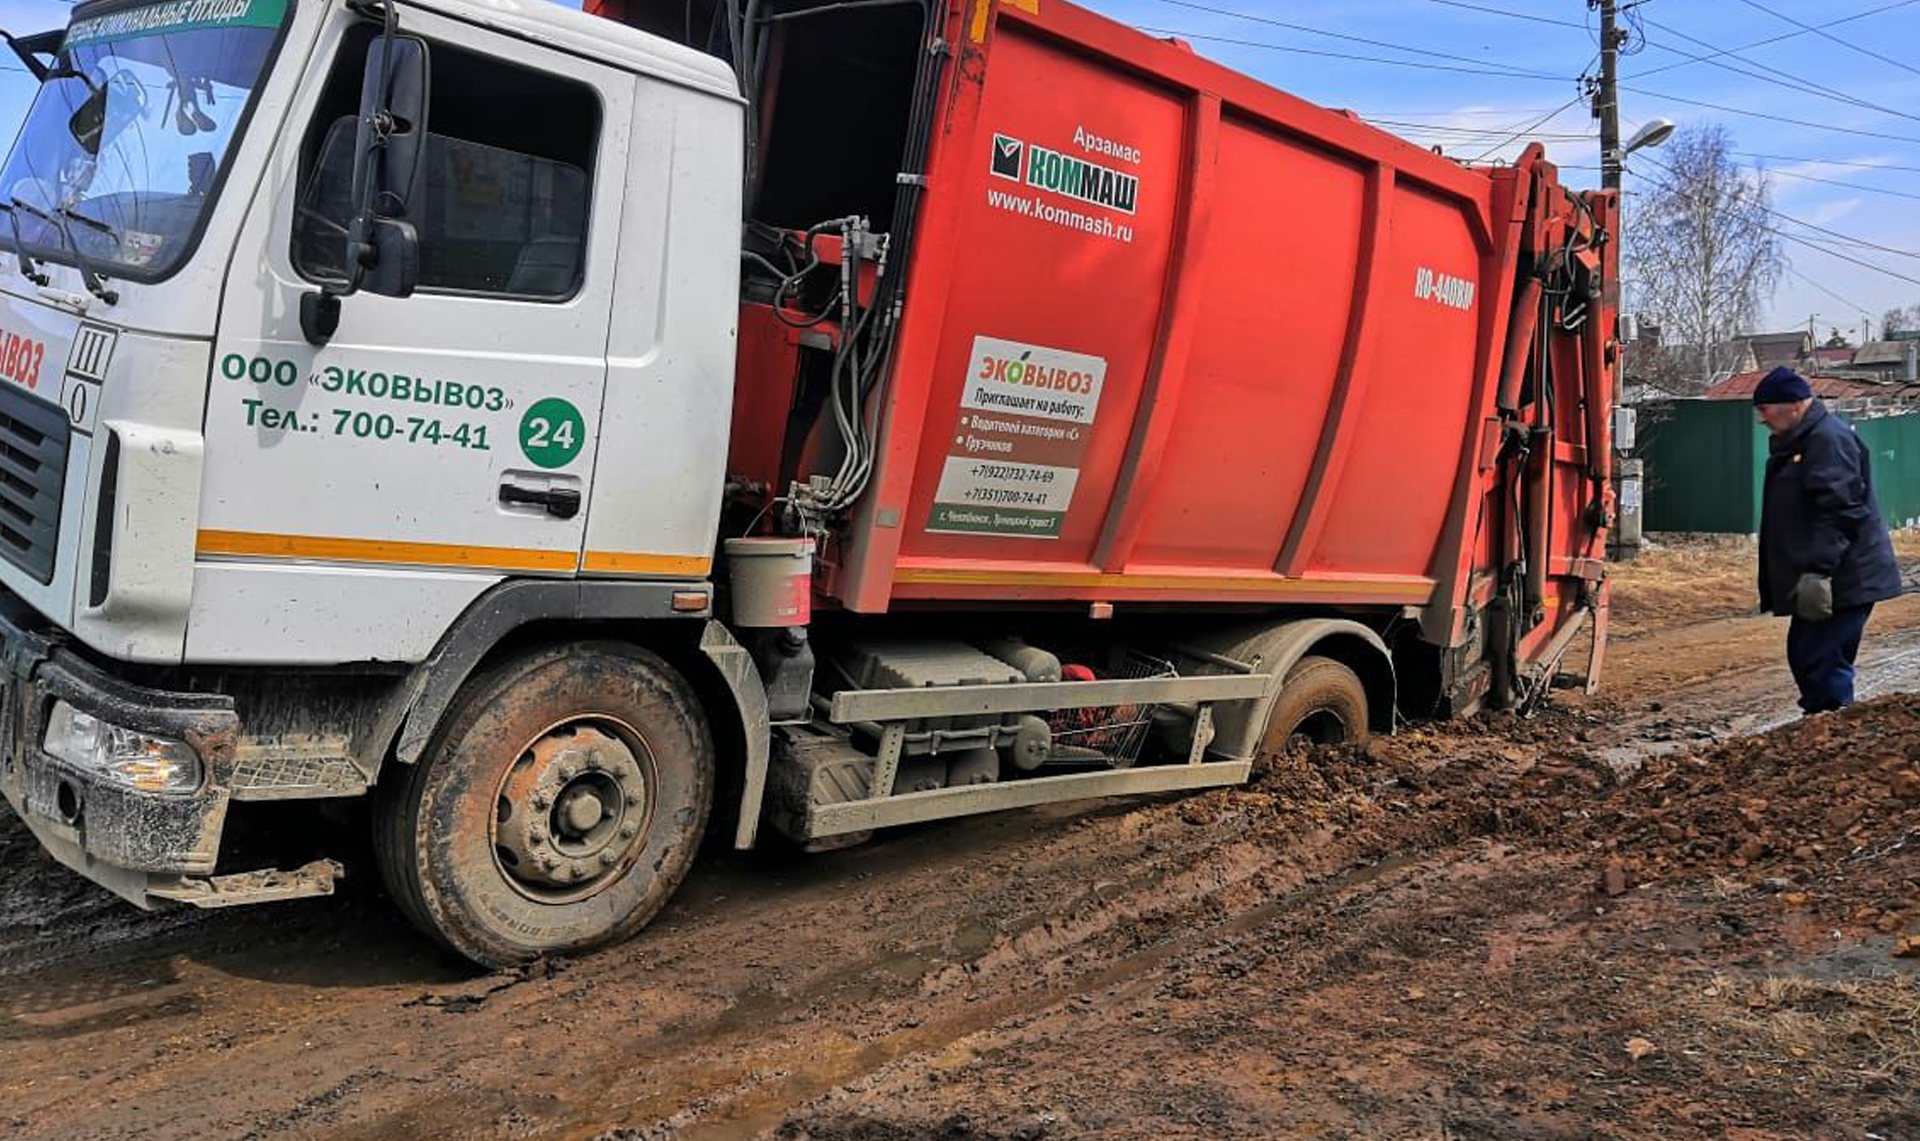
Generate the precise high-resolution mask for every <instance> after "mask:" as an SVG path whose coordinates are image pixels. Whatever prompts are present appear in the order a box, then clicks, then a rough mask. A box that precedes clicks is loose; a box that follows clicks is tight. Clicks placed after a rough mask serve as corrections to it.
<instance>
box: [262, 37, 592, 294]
mask: <svg viewBox="0 0 1920 1141" xmlns="http://www.w3.org/2000/svg"><path fill="white" fill-rule="evenodd" d="M372 38H373V32H372V29H371V27H366V28H355V29H354V30H353V31H352V32H351V33H349V34H348V35H347V36H346V37H344V38H343V40H342V44H341V48H340V54H339V56H338V58H337V60H336V62H335V63H334V67H333V71H332V73H331V74H330V75H329V76H328V77H327V85H326V88H325V90H324V91H323V92H322V94H321V98H320V105H319V107H318V108H317V110H316V111H315V114H314V118H313V122H312V123H311V124H309V126H308V128H307V133H306V137H305V139H304V140H303V141H302V144H301V151H300V178H299V183H298V185H299V187H300V190H299V196H300V197H299V201H298V203H297V207H298V208H297V210H296V214H295V219H294V226H293V241H292V255H293V265H294V268H295V269H296V270H298V271H299V272H300V274H301V275H302V276H304V277H306V278H308V279H310V280H314V281H338V280H341V279H343V278H344V277H345V272H344V268H343V266H342V265H341V262H342V260H343V255H344V253H345V248H344V241H343V235H344V233H345V228H346V225H347V221H348V204H349V201H350V197H349V187H348V185H347V184H348V182H350V181H351V180H350V179H349V178H347V177H341V176H338V174H337V172H340V171H342V170H350V169H351V167H352V151H353V141H354V115H355V113H356V111H357V110H358V106H359V100H360V82H361V74H362V72H363V71H364V63H365V59H366V45H367V43H368V41H370V40H371V39H372ZM431 48H432V62H431V65H430V69H429V70H430V82H431V84H432V87H431V90H430V91H429V93H428V98H429V100H430V102H429V110H428V122H429V127H430V131H429V134H428V136H427V152H426V169H425V174H424V177H423V185H422V188H421V191H420V195H419V197H420V201H418V202H416V203H415V204H414V208H413V210H412V212H411V213H410V215H409V218H410V220H411V221H412V222H413V224H414V225H415V227H417V228H418V230H419V232H420V288H421V289H422V290H437V291H443V292H450V293H469V294H483V295H488V296H500V297H517V298H525V299H531V300H541V301H560V300H565V299H567V298H569V297H571V296H573V294H574V293H575V292H576V291H577V290H578V289H579V285H580V281H581V277H582V274H583V271H584V269H585V252H586V238H587V205H588V202H589V195H590V192H591V189H592V181H593V179H592V175H593V167H594V154H595V150H596V147H597V145H598V141H599V135H600V103H599V100H598V99H597V98H595V96H594V93H593V90H592V88H590V87H588V86H586V85H585V84H581V83H576V82H573V81H571V80H566V79H561V78H558V77H556V76H553V75H549V74H546V73H543V72H537V71H533V70H530V69H528V68H524V67H519V66H516V65H514V64H510V63H506V62H504V61H502V60H499V59H495V58H492V57H489V56H484V55H480V54H477V53H475V52H470V51H466V50H463V49H461V48H456V47H451V46H449V45H447V44H442V43H434V44H432V45H431ZM316 171H319V172H321V176H320V177H318V178H316V177H315V172H316Z"/></svg>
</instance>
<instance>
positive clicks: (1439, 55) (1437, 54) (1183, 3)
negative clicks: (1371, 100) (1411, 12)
mask: <svg viewBox="0 0 1920 1141" xmlns="http://www.w3.org/2000/svg"><path fill="white" fill-rule="evenodd" d="M1158 2H1159V3H1161V4H1171V5H1172V6H1174V7H1176V8H1190V9H1192V10H1194V11H1196V12H1208V13H1211V14H1213V15H1215V16H1231V17H1233V18H1234V19H1236V20H1247V21H1250V22H1252V23H1255V24H1267V25H1269V26H1271V27H1275V28H1285V29H1287V30H1288V31H1290V32H1305V33H1307V34H1308V35H1313V36H1325V37H1327V38H1328V39H1334V40H1346V41H1347V42H1349V43H1356V44H1365V45H1367V46H1368V47H1375V48H1387V49H1388V50H1390V51H1400V52H1408V53H1411V54H1413V55H1423V56H1428V57H1431V58H1433V59H1450V60H1453V61H1454V62H1456V63H1472V64H1479V65H1482V66H1489V65H1490V66H1495V67H1507V66H1509V65H1505V64H1500V63H1497V62H1495V61H1492V60H1488V59H1485V58H1482V57H1480V56H1470V55H1454V54H1453V53H1451V52H1441V51H1432V50H1430V49H1428V48H1416V47H1409V46H1407V45H1406V44H1396V43H1392V42H1390V41H1388V40H1376V39H1369V38H1368V37H1366V36H1351V35H1348V34H1347V33H1345V32H1330V31H1327V30H1326V29H1325V28H1313V27H1309V26H1307V25H1306V24H1293V23H1288V22H1287V21H1285V20H1276V19H1273V18H1272V17H1270V16H1256V15H1253V14H1252V13H1250V12H1236V11H1234V10H1233V9H1231V8H1216V7H1214V6H1213V5H1211V4H1198V3H1195V2H1194V0H1158ZM1510 70H1514V71H1520V70H1522V69H1520V68H1510Z"/></svg>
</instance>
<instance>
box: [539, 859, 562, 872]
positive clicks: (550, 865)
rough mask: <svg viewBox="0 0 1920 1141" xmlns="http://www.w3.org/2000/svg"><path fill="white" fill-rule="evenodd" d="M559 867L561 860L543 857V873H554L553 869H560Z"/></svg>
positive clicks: (541, 862) (541, 865)
mask: <svg viewBox="0 0 1920 1141" xmlns="http://www.w3.org/2000/svg"><path fill="white" fill-rule="evenodd" d="M559 866H560V861H559V860H556V859H554V858H553V857H552V856H542V857H540V867H541V869H542V870H543V871H549V872H550V871H552V870H553V869H555V868H557V867H559Z"/></svg>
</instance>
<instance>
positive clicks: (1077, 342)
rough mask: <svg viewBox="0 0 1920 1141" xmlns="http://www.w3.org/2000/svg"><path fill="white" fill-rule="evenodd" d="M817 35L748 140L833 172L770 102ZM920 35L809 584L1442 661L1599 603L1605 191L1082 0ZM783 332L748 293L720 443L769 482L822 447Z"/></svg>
mask: <svg viewBox="0 0 1920 1141" xmlns="http://www.w3.org/2000/svg"><path fill="white" fill-rule="evenodd" d="M631 2H633V0H630V3H631ZM593 7H594V5H593V4H591V3H590V4H589V8H590V10H592V9H593ZM672 7H673V8H674V11H675V13H676V14H677V13H678V12H679V10H680V8H679V5H677V4H676V5H672ZM599 9H600V10H601V11H602V12H603V14H606V15H609V16H613V17H615V18H627V19H629V20H631V21H633V22H641V21H640V20H639V16H640V15H641V13H640V11H639V10H638V8H637V7H636V8H635V9H633V10H631V11H630V10H626V9H623V8H621V7H620V5H619V4H618V3H617V2H616V0H600V2H599ZM675 18H676V19H678V16H677V15H676V16H675ZM803 22H804V21H793V22H791V23H783V24H777V25H773V29H774V30H773V31H772V32H771V33H770V35H771V37H772V48H771V50H770V54H769V58H770V60H771V61H772V62H771V63H770V64H769V65H768V70H769V72H770V73H773V74H772V75H771V76H770V77H769V78H768V79H766V80H765V88H764V91H763V100H764V102H765V104H767V106H764V107H763V108H762V110H761V120H762V126H763V129H762V131H761V137H760V142H759V145H760V148H761V151H762V153H763V154H765V155H766V156H767V161H768V162H769V163H773V162H776V161H778V159H779V156H780V154H781V152H782V151H783V150H784V151H785V152H786V153H787V154H788V155H789V156H790V155H791V154H792V152H793V151H794V150H795V149H796V148H807V149H810V150H811V151H812V152H813V158H812V161H814V162H816V163H818V164H821V169H822V171H823V172H828V171H830V168H831V165H832V164H833V163H834V162H835V161H836V156H835V153H834V150H833V146H832V140H833V138H834V134H833V131H832V130H831V129H830V124H824V123H823V124H821V129H820V131H819V132H818V134H817V135H814V136H813V137H794V132H793V131H792V130H791V128H788V129H787V130H786V132H785V133H782V128H781V124H782V122H783V120H782V118H781V116H780V114H779V111H778V101H779V100H781V99H788V100H792V99H796V98H799V96H798V95H796V94H794V93H793V91H792V86H793V84H794V83H795V82H799V81H798V80H793V79H792V78H791V77H788V82H787V83H785V85H784V86H783V84H782V82H781V76H780V74H779V65H780V63H781V61H782V58H783V56H782V47H783V43H784V41H783V39H782V37H783V35H785V34H786V29H788V28H790V27H797V26H799V24H801V23H803ZM934 23H935V31H936V32H937V34H938V36H939V37H940V38H942V39H944V40H945V41H946V43H947V45H949V48H950V50H951V52H952V53H953V58H952V63H951V66H948V67H947V68H945V70H944V72H943V73H942V76H941V81H940V83H939V85H938V89H937V104H936V107H935V112H934V117H933V124H934V126H933V129H932V132H931V138H930V140H928V151H927V155H926V160H925V167H924V179H925V192H924V201H923V203H922V204H921V207H920V210H919V213H918V218H917V230H916V234H915V236H914V246H913V257H912V260H911V263H910V264H909V265H908V266H907V267H906V270H905V272H906V275H907V276H906V284H905V289H904V309H903V311H902V317H901V323H900V326H899V332H898V334H897V337H896V340H895V343H894V345H893V353H892V357H891V361H890V364H889V367H888V369H887V371H886V373H885V376H884V380H883V382H882V388H883V393H884V396H883V403H882V406H881V407H880V408H879V409H878V411H877V416H878V420H877V423H878V447H877V462H876V464H875V469H874V475H873V479H872V484H871V487H870V489H869V490H868V491H867V493H866V495H865V497H864V500H863V501H862V503H861V504H860V506H859V508H858V510H857V513H855V514H854V515H853V516H852V517H851V518H850V519H849V520H848V522H847V524H846V525H845V526H844V528H843V529H842V530H841V531H840V532H839V533H838V534H837V536H836V538H835V540H834V541H832V542H830V543H829V544H828V545H827V546H826V548H825V549H824V551H823V559H822V562H821V569H820V572H819V576H818V579H817V584H818V589H819V592H820V595H821V600H822V602H823V604H825V605H827V606H829V607H834V606H837V607H840V608H844V609H845V610H848V611H852V612H856V613H883V612H888V611H890V610H895V609H898V608H900V607H901V606H902V605H903V604H913V605H915V606H926V605H929V604H933V605H945V606H954V607H986V606H995V605H1001V604H1008V605H1011V604H1017V603H1018V604H1025V603H1034V602H1053V603H1070V604H1075V605H1085V604H1088V603H1115V604H1154V605H1159V606H1168V605H1172V606H1192V605H1203V606H1204V605H1224V604H1234V605H1245V604H1258V605H1268V606H1278V607H1292V606H1308V605H1311V606H1321V607H1341V608H1353V607H1369V608H1373V607H1389V608H1404V609H1405V612H1406V613H1408V614H1413V613H1414V612H1416V611H1417V613H1418V615H1419V617H1420V620H1421V633H1422V636H1423V638H1424V640H1425V641H1427V642H1428V643H1429V644H1431V645H1434V646H1438V647H1456V646H1459V645H1462V644H1464V643H1466V642H1469V641H1471V640H1473V639H1474V638H1475V636H1476V634H1477V633H1479V630H1478V627H1479V626H1480V616H1481V615H1482V613H1483V612H1485V611H1487V609H1488V608H1489V607H1490V606H1493V605H1495V603H1496V601H1497V600H1500V601H1502V602H1503V605H1504V611H1503V614H1504V623H1505V629H1504V631H1494V632H1492V633H1491V634H1489V635H1487V637H1488V638H1490V639H1491V641H1492V642H1493V643H1495V644H1496V648H1498V644H1499V643H1501V641H1502V640H1503V639H1504V640H1505V642H1506V645H1505V647H1504V648H1505V650H1506V651H1507V652H1508V655H1509V661H1510V662H1513V663H1518V664H1520V665H1522V666H1524V665H1525V664H1527V663H1539V662H1542V661H1544V660H1546V659H1548V658H1549V657H1551V658H1552V659H1553V660H1555V661H1557V660H1558V657H1559V655H1560V654H1562V653H1564V651H1565V649H1566V647H1567V644H1568V642H1569V641H1570V640H1571V637H1572V632H1573V630H1574V628H1575V626H1576V625H1577V623H1579V622H1580V621H1582V620H1584V619H1585V618H1587V617H1589V616H1591V617H1593V618H1595V619H1596V625H1603V623H1604V616H1605V602H1606V600H1605V589H1604V563H1603V560H1604V552H1605V539H1606V527H1607V523H1608V520H1609V519H1610V518H1611V513H1612V495H1611V491H1610V488H1609V483H1608V474H1609V456H1610V451H1611V447H1610V435H1609V423H1610V417H1611V411H1612V404H1613V393H1614V371H1615V368H1616V367H1617V366H1616V356H1617V354H1616V346H1615V343H1614V341H1613V339H1612V338H1613V336H1614V329H1615V297H1616V290H1615V286H1614V282H1615V273H1614V267H1615V264H1616V261H1615V252H1614V251H1615V246H1614V245H1613V244H1612V243H1611V242H1610V241H1609V240H1608V239H1609V235H1610V234H1612V233H1613V232H1614V230H1615V214H1616V209H1617V207H1616V199H1615V198H1613V197H1612V196H1611V195H1607V194H1597V193H1596V194H1575V193H1572V192H1569V191H1567V190H1565V189H1563V188H1562V187H1561V186H1560V185H1559V183H1558V181H1557V178H1556V174H1555V171H1554V170H1553V168H1552V167H1551V166H1550V165H1549V164H1547V163H1546V162H1545V161H1544V160H1543V158H1542V154H1541V151H1540V150H1539V149H1538V148H1537V147H1536V148H1531V149H1529V150H1528V151H1527V152H1526V153H1525V154H1524V155H1523V156H1522V157H1521V159H1520V160H1519V161H1518V163H1517V164H1515V165H1513V166H1498V167H1474V166H1468V165H1463V164H1462V163H1460V162H1458V161H1455V160H1453V159H1449V158H1447V157H1444V156H1442V155H1439V154H1436V153H1433V152H1431V151H1428V150H1424V149H1422V148H1419V147H1416V146H1414V145H1411V144H1409V143H1407V142H1405V141H1403V140H1401V139H1399V138H1397V137H1395V136H1393V135H1391V134H1388V133H1386V132H1384V131H1381V130H1378V129H1375V128H1373V127H1371V126H1369V125H1367V124H1365V123H1363V122H1361V121H1360V120H1359V119H1358V118H1357V117H1356V116H1354V115H1353V114H1352V113H1350V112H1342V111H1335V110H1328V109H1326V108H1322V107H1318V106H1315V105H1313V104H1311V103H1308V102H1305V101H1303V100H1301V99H1298V98H1295V97H1293V96H1290V95H1287V94H1285V93H1283V92H1280V91H1277V90H1274V89H1273V88H1271V87H1268V86H1266V85H1264V84H1262V83H1259V82H1257V81H1255V80H1253V79H1250V78H1248V77H1246V76H1244V75H1240V74H1237V73H1235V72H1233V71H1231V70H1229V69H1227V68H1225V67H1222V66H1220V65H1217V64H1215V63H1212V62H1209V61H1207V60H1205V59H1202V58H1200V57H1199V56H1197V55H1196V54H1195V53H1194V52H1193V51H1192V50H1191V49H1190V48H1189V47H1188V46H1186V45H1185V44H1183V43H1180V42H1178V41H1171V40H1157V39H1154V38H1151V37H1149V36H1146V35H1143V34H1141V33H1139V32H1137V31H1134V30H1132V29H1129V28H1127V27H1124V26H1123V25H1120V24H1117V23H1115V22H1113V21H1111V20H1108V19H1105V18H1103V17H1101V16H1098V15H1095V14H1093V13H1091V12H1088V11H1086V10H1084V9H1082V8H1078V7H1075V6H1074V5H1072V4H1069V3H1064V2H1061V0H998V2H994V0H945V2H944V3H936V4H935V5H934ZM797 67H798V65H797V64H796V68H797ZM796 74H797V72H796ZM829 176H830V175H829V174H827V173H823V175H822V177H829ZM780 317H781V314H778V313H776V312H775V310H774V307H773V306H771V305H768V304H766V303H764V302H761V301H749V302H748V303H747V304H745V305H743V309H742V317H741V327H740V335H741V346H740V357H739V360H740V364H739V372H738V379H737V388H736V393H735V406H736V419H735V428H734V438H733V452H732V461H731V464H730V470H732V471H734V472H735V473H737V475H738V476H740V477H741V478H742V479H745V480H750V481H752V482H754V483H756V484H759V485H764V486H765V487H767V488H770V489H778V488H781V487H784V486H786V485H787V484H788V483H789V482H790V481H792V480H794V479H804V478H805V469H806V468H807V464H806V462H804V461H805V458H806V457H807V456H810V455H812V454H814V453H815V452H817V451H818V450H819V448H820V446H821V445H820V443H819V439H820V437H821V436H822V435H823V434H826V433H823V432H821V431H816V432H815V433H814V436H813V437H812V442H811V443H809V445H808V446H807V447H806V448H803V449H799V450H796V448H795V447H794V446H793V443H792V441H791V435H792V426H791V423H790V420H791V411H792V409H794V408H795V407H796V406H797V403H798V402H799V400H800V398H799V396H798V394H797V388H798V386H799V383H800V382H799V381H798V380H797V379H796V377H797V376H798V375H799V373H800V371H801V370H800V369H799V368H798V366H797V364H796V361H797V359H798V358H799V356H800V355H801V354H803V353H804V352H805V351H806V346H807V345H808V343H809V341H808V338H809V337H810V336H812V337H818V336H820V335H821V334H820V333H819V332H818V331H817V330H803V329H796V328H794V327H792V325H791V324H790V323H789V322H787V321H784V320H781V319H779V318H780ZM796 455H798V456H799V457H800V458H801V461H802V462H799V463H796ZM1595 642H1596V646H1597V645H1598V643H1599V639H1596V640H1595ZM1596 658H1597V650H1596ZM1596 665H1597V662H1596Z"/></svg>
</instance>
